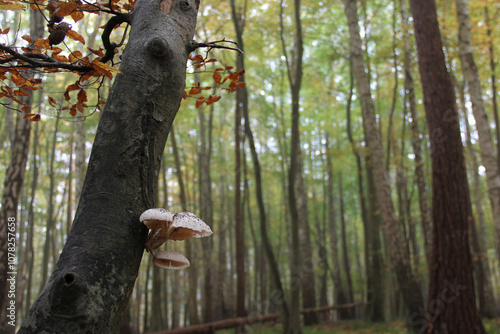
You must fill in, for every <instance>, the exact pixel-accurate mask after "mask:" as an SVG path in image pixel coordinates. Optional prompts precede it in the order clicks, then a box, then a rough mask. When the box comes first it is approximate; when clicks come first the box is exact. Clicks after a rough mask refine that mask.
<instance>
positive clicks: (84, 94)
mask: <svg viewBox="0 0 500 334" xmlns="http://www.w3.org/2000/svg"><path fill="white" fill-rule="evenodd" d="M78 102H79V103H82V104H83V103H85V102H87V92H86V91H85V90H83V89H80V91H79V92H78Z"/></svg>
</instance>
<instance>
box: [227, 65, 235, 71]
mask: <svg viewBox="0 0 500 334" xmlns="http://www.w3.org/2000/svg"><path fill="white" fill-rule="evenodd" d="M233 68H234V67H233V66H226V71H230V70H232V69H233Z"/></svg>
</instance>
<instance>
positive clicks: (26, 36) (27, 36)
mask: <svg viewBox="0 0 500 334" xmlns="http://www.w3.org/2000/svg"><path fill="white" fill-rule="evenodd" d="M21 38H22V39H24V40H25V41H26V42H28V43H31V36H30V35H23V37H21Z"/></svg>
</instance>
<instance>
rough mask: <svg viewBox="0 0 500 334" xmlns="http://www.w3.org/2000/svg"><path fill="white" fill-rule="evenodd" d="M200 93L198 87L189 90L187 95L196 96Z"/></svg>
mask: <svg viewBox="0 0 500 334" xmlns="http://www.w3.org/2000/svg"><path fill="white" fill-rule="evenodd" d="M199 93H201V88H200V87H193V88H191V89H190V90H189V95H196V94H199Z"/></svg>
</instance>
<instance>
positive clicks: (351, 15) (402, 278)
mask: <svg viewBox="0 0 500 334" xmlns="http://www.w3.org/2000/svg"><path fill="white" fill-rule="evenodd" d="M343 2H344V6H345V14H346V16H347V20H348V24H349V32H350V37H351V58H352V62H353V68H354V74H355V76H356V83H357V87H358V91H359V94H360V99H361V108H362V111H363V122H364V128H365V133H366V139H367V144H368V148H369V150H370V158H371V160H372V168H373V173H374V177H375V188H376V190H377V195H378V199H379V202H380V208H381V211H382V217H383V220H384V224H385V226H384V233H385V239H386V241H387V243H388V246H389V250H390V257H391V261H392V263H393V266H394V271H395V274H396V278H397V281H398V284H399V288H400V290H401V293H402V297H403V301H404V303H405V306H406V308H407V311H408V313H410V314H411V313H413V312H417V311H418V310H419V309H420V308H422V306H423V304H424V302H423V296H422V292H421V290H420V286H419V285H418V282H417V280H416V279H415V276H414V275H413V272H412V268H411V264H410V254H409V253H408V251H407V248H405V247H404V246H403V238H402V236H401V231H400V229H399V222H398V220H397V218H396V213H395V210H394V204H393V202H392V198H391V190H390V186H389V180H388V177H387V173H386V167H385V161H384V157H385V155H384V150H383V147H382V141H381V138H380V132H379V127H378V126H377V123H376V119H375V105H374V103H373V99H372V97H371V93H370V85H369V79H368V76H367V73H366V71H365V64H364V61H363V53H362V47H361V38H360V33H359V25H358V14H357V5H356V0H343Z"/></svg>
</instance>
